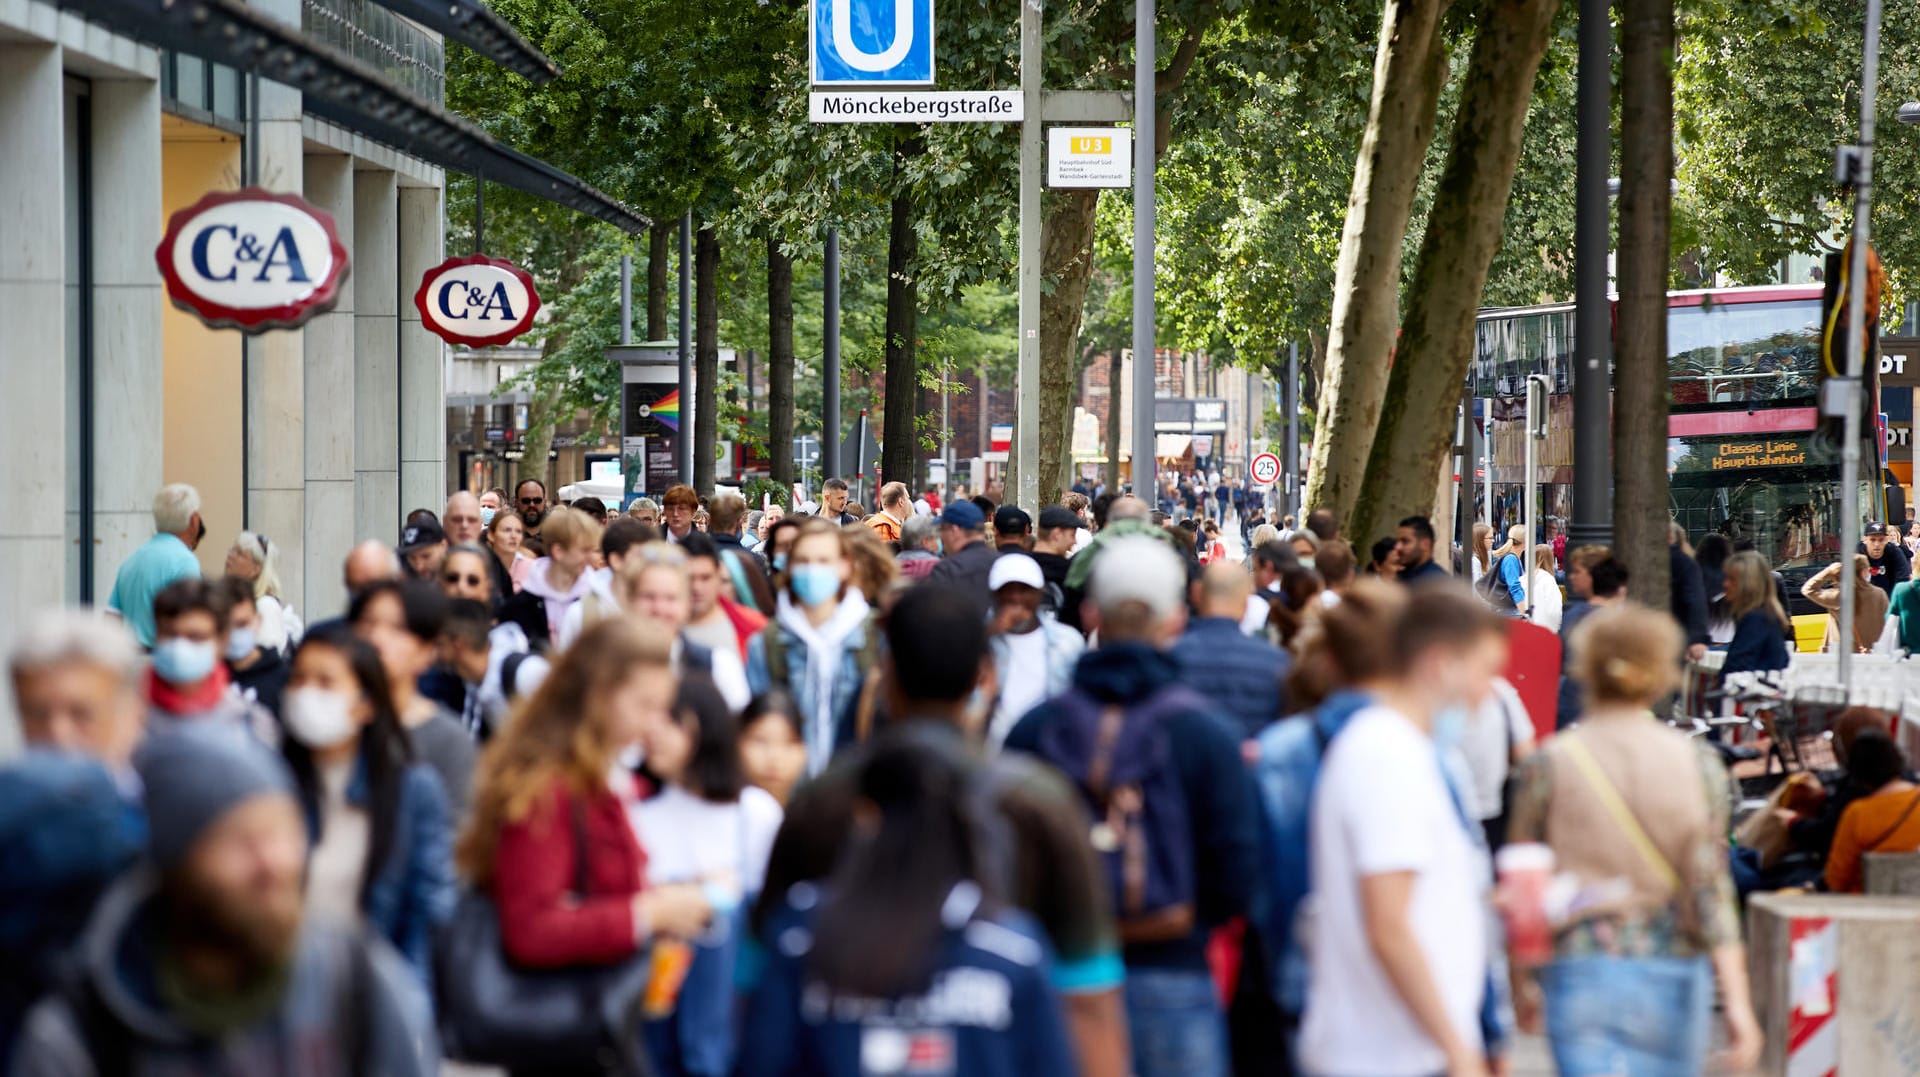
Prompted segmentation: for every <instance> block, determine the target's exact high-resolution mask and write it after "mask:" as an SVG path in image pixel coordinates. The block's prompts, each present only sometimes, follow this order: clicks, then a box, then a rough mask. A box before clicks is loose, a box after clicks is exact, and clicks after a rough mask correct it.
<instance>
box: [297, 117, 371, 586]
mask: <svg viewBox="0 0 1920 1077" xmlns="http://www.w3.org/2000/svg"><path fill="white" fill-rule="evenodd" d="M306 172H307V174H306V189H307V196H306V197H307V201H309V202H312V203H313V204H314V205H316V206H318V207H320V208H321V209H324V210H326V211H327V212H328V213H330V214H332V215H333V223H334V227H336V228H338V229H339V230H340V236H341V238H342V239H344V240H346V241H347V243H348V244H349V245H350V247H351V249H350V250H349V252H348V256H347V260H348V264H349V266H350V267H351V270H352V272H353V273H354V274H355V275H356V276H357V275H358V273H359V270H360V266H359V264H358V263H359V258H360V250H359V246H358V245H357V244H355V243H354V239H355V238H356V237H355V235H354V227H353V202H354V197H353V158H351V157H348V156H346V155H345V154H337V153H335V154H325V155H322V154H308V155H307V164H306ZM354 292H355V288H354V285H353V283H352V281H351V280H349V281H348V283H347V285H346V286H345V287H343V288H341V289H340V296H339V298H338V299H337V300H335V302H334V305H333V309H332V310H330V311H328V312H327V313H325V314H322V315H320V316H319V317H317V318H315V319H313V320H312V321H310V322H308V323H307V369H306V399H307V401H308V403H309V405H310V406H309V407H308V409H307V422H306V473H307V474H306V573H305V575H306V581H307V586H306V592H305V594H304V595H290V596H289V597H290V598H292V599H293V601H295V602H298V603H300V606H299V610H300V613H301V616H302V617H304V618H305V619H306V621H307V622H308V623H309V624H311V623H312V622H314V621H317V620H320V619H321V618H323V617H330V616H332V615H333V614H335V613H338V612H340V611H342V610H344V609H345V608H346V602H347V593H346V585H345V583H344V582H343V581H342V580H341V577H340V567H341V562H342V561H343V560H345V558H346V556H347V550H349V549H350V548H352V546H353V526H354V509H353V438H354V430H353V401H352V399H351V398H350V397H348V396H347V394H346V389H347V387H349V386H351V385H352V384H353V365H354V344H353V338H354V329H353V322H354V318H353V311H354V303H353V301H354Z"/></svg>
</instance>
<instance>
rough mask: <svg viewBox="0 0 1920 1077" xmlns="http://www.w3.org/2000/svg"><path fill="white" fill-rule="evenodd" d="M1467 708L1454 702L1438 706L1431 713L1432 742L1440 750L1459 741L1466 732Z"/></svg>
mask: <svg viewBox="0 0 1920 1077" xmlns="http://www.w3.org/2000/svg"><path fill="white" fill-rule="evenodd" d="M1468 713H1469V712H1468V710H1467V708H1466V705H1465V704H1461V703H1454V704H1450V705H1448V706H1445V707H1442V708H1440V709H1439V710H1438V711H1436V712H1434V715H1433V743H1434V744H1435V745H1437V746H1438V747H1439V748H1440V749H1441V750H1442V751H1445V750H1446V749H1448V748H1451V747H1453V746H1454V745H1456V744H1459V743H1460V738H1461V737H1463V736H1465V735H1466V732H1467V716H1468Z"/></svg>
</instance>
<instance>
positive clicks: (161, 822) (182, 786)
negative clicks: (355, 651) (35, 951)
mask: <svg viewBox="0 0 1920 1077" xmlns="http://www.w3.org/2000/svg"><path fill="white" fill-rule="evenodd" d="M137 765H138V768H139V772H140V778H141V781H142V783H143V785H144V790H145V792H144V796H145V801H146V808H147V815H148V834H149V841H148V849H149V854H150V855H149V857H148V860H147V863H146V864H145V865H143V866H141V867H138V868H136V869H134V870H133V871H131V872H129V873H128V874H127V875H126V876H124V877H122V878H121V879H120V881H119V882H117V883H115V884H114V886H113V887H112V888H111V889H110V890H109V891H108V892H107V894H106V895H105V896H104V897H103V898H102V899H101V902H100V906H99V908H98V909H97V910H96V912H95V914H94V917H93V921H92V923H91V924H90V925H89V927H88V929H87V934H86V937H85V938H84V939H83V940H82V942H81V944H80V949H79V953H78V955H77V965H76V970H75V971H76V975H75V976H74V977H73V980H72V982H71V983H70V984H69V985H68V986H67V987H65V988H63V989H62V990H61V991H60V992H59V993H57V994H55V995H53V996H51V997H49V998H48V999H46V1000H45V1001H43V1002H42V1003H41V1004H40V1005H39V1006H37V1007H35V1009H34V1010H33V1012H32V1013H31V1014H30V1015H29V1016H28V1018H27V1024H26V1027H25V1029H24V1030H23V1032H22V1035H21V1040H20V1049H19V1052H18V1054H17V1055H16V1057H15V1070H14V1072H15V1073H17V1074H22V1075H26V1077H39V1075H52V1074H87V1073H100V1074H108V1073H195V1074H214V1075H233V1077H240V1075H243V1074H244V1075H248V1077H255V1075H286V1077H309V1075H312V1077H321V1075H332V1074H340V1075H342V1077H345V1075H350V1074H363V1073H380V1074H403V1075H410V1074H421V1075H425V1074H430V1073H433V1072H435V1070H436V1069H437V1068H438V1065H439V1059H438V1053H439V1051H438V1046H437V1044H436V1043H435V1040H434V1036H433V1031H432V1021H431V1019H430V1017H429V1016H428V1009H427V1003H426V999H425V998H424V996H423V995H422V994H421V992H420V989H419V988H418V987H417V986H416V985H415V984H414V982H413V981H412V979H411V976H410V974H409V973H408V971H407V970H406V967H405V966H404V965H402V964H401V963H400V960H399V958H398V956H396V955H395V954H394V953H393V952H392V951H391V950H389V949H387V948H386V947H385V945H384V944H381V943H378V942H374V941H369V940H368V939H366V938H363V937H362V936H361V935H360V934H358V933H357V932H354V931H352V930H351V929H350V928H348V927H346V926H342V925H335V924H327V923H314V922H310V921H308V920H307V918H306V917H305V916H304V909H303V905H304V899H303V896H302V891H303V887H304V877H305V874H306V859H307V836H306V834H307V831H306V824H305V822H304V821H303V820H302V818H301V814H300V806H299V802H298V801H297V800H296V799H295V798H294V790H293V779H292V776H291V775H290V774H289V773H288V772H287V770H286V768H285V766H284V765H283V764H282V763H281V762H280V760H279V758H278V757H277V756H275V755H274V754H273V753H272V752H270V751H268V750H267V749H266V748H264V747H262V746H260V745H258V744H256V743H253V742H252V741H250V740H248V739H247V738H246V737H244V736H242V735H239V734H237V733H236V732H234V731H231V730H221V729H189V730H181V731H178V732H170V733H165V734H161V735H158V736H154V737H151V738H149V740H148V741H147V743H146V744H145V745H144V746H143V747H142V748H141V750H140V753H139V756H138V759H137Z"/></svg>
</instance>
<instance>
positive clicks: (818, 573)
mask: <svg viewBox="0 0 1920 1077" xmlns="http://www.w3.org/2000/svg"><path fill="white" fill-rule="evenodd" d="M790 578H791V581H792V583H793V593H794V596H795V597H796V598H798V599H799V600H800V604H801V605H802V606H821V605H825V604H826V603H828V602H832V601H833V600H834V599H835V598H836V597H838V596H839V594H840V573H838V572H836V571H834V568H833V566H832V565H795V566H794V567H793V573H792V575H791V577H790Z"/></svg>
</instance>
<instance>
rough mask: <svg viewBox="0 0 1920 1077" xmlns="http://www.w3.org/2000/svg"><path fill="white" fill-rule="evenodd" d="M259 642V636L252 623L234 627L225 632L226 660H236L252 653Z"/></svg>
mask: <svg viewBox="0 0 1920 1077" xmlns="http://www.w3.org/2000/svg"><path fill="white" fill-rule="evenodd" d="M258 643H259V636H258V634H257V633H256V632H255V631H254V628H253V626H252V625H248V626H247V627H245V628H236V629H234V630H233V631H231V632H229V633H228V634H227V661H229V662H238V661H240V660H241V659H243V658H245V657H246V656H248V655H250V654H252V653H253V648H254V646H255V645H256V644H258Z"/></svg>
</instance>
